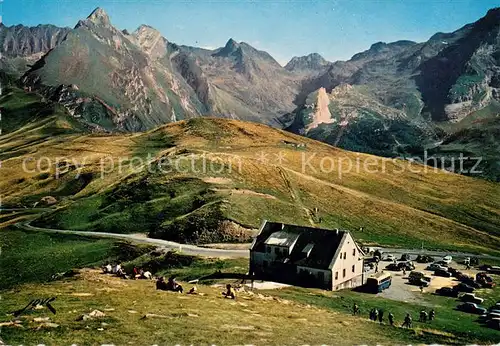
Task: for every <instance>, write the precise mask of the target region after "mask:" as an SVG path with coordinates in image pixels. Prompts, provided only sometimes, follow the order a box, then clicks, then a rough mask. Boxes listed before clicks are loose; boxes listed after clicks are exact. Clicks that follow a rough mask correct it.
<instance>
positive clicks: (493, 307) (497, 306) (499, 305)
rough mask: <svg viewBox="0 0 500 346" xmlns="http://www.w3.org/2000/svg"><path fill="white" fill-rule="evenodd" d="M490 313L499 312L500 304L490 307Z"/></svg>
mask: <svg viewBox="0 0 500 346" xmlns="http://www.w3.org/2000/svg"><path fill="white" fill-rule="evenodd" d="M489 310H490V311H491V310H499V311H500V302H497V303H496V304H495V305H492V306H490V309H489Z"/></svg>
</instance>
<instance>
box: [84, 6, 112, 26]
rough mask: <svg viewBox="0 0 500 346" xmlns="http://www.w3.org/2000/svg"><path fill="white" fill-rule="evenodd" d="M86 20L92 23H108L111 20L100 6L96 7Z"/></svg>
mask: <svg viewBox="0 0 500 346" xmlns="http://www.w3.org/2000/svg"><path fill="white" fill-rule="evenodd" d="M87 19H88V20H90V21H91V22H93V23H94V24H101V25H110V24H111V20H110V19H109V16H108V14H107V13H106V11H104V10H103V9H102V8H101V7H98V8H96V9H95V10H94V11H93V12H92V13H91V14H90V15H89V16H88V17H87Z"/></svg>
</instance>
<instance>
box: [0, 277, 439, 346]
mask: <svg viewBox="0 0 500 346" xmlns="http://www.w3.org/2000/svg"><path fill="white" fill-rule="evenodd" d="M198 289H199V292H200V293H202V294H203V295H195V296H187V295H180V294H178V293H171V292H162V291H156V290H155V288H154V283H153V282H146V281H144V280H137V281H131V280H129V281H124V280H120V279H119V278H112V277H107V276H105V275H102V274H99V273H97V272H95V271H84V272H83V273H82V275H81V276H79V278H78V279H77V280H70V281H68V280H65V281H61V282H55V283H51V284H46V285H25V286H23V287H22V290H21V291H20V292H17V293H15V294H14V293H11V292H6V293H5V294H3V293H2V296H3V297H2V298H3V301H5V304H2V305H1V306H0V314H1V316H2V317H1V318H0V322H4V321H9V320H10V319H9V317H8V316H6V313H8V312H11V311H13V310H16V309H19V308H20V306H24V305H25V304H27V302H29V301H30V299H31V298H32V297H33V296H42V297H51V296H54V295H56V296H57V299H56V300H55V301H54V302H53V304H52V305H53V306H54V307H55V308H56V309H57V314H56V315H53V314H51V313H50V312H48V310H46V309H45V310H39V311H36V312H34V313H27V314H23V315H22V316H21V317H20V318H19V320H21V321H22V322H21V325H22V326H23V328H16V327H12V326H6V327H2V334H1V335H2V338H3V339H4V341H5V342H7V343H9V344H18V343H23V344H34V343H36V344H39V343H44V344H72V343H77V344H85V345H86V344H99V345H100V344H114V345H123V344H127V343H128V342H139V343H141V344H179V343H190V344H208V343H210V344H223V345H225V344H256V345H260V344H262V345H269V344H274V345H275V344H306V343H307V344H327V343H331V342H335V343H337V344H338V343H341V344H361V343H367V344H374V343H384V344H389V343H392V342H394V341H395V340H398V341H401V342H408V341H409V340H411V339H412V338H414V336H413V335H412V334H413V333H412V332H409V331H405V330H399V329H396V328H394V329H392V330H390V329H389V328H387V327H385V328H384V327H381V326H379V325H378V324H375V323H370V322H369V321H368V320H364V319H363V320H360V319H356V318H354V317H352V316H348V315H339V314H337V313H334V312H331V311H327V310H325V309H321V308H316V307H311V306H307V305H305V304H298V303H295V302H293V301H283V300H275V299H273V298H272V297H268V298H269V299H263V298H261V297H263V296H259V295H249V294H243V293H242V294H241V295H239V296H238V299H237V300H236V301H232V300H228V299H224V298H223V297H222V295H221V291H222V288H220V287H219V288H214V287H209V286H203V285H200V286H198ZM55 292H57V293H55ZM93 309H99V310H101V311H103V312H104V313H105V314H106V316H105V317H103V318H99V319H95V320H88V321H75V319H76V318H77V317H78V316H80V315H82V314H84V313H89V312H90V311H92V310H93ZM148 314H149V316H150V317H146V318H143V317H144V316H146V315H148ZM35 317H48V318H50V322H51V323H55V324H56V325H57V327H54V326H52V327H51V326H50V325H48V326H47V323H46V322H45V323H44V322H42V323H40V322H35V321H34V318H35ZM304 328H307V330H308V333H304ZM359 330H363V333H359V332H358V333H356V332H355V331H359ZM382 331H383V332H382ZM438 340H440V339H439V338H438Z"/></svg>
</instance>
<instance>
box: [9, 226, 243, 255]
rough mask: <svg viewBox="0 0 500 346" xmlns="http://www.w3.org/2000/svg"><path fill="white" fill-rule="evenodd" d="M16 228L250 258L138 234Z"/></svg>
mask: <svg viewBox="0 0 500 346" xmlns="http://www.w3.org/2000/svg"><path fill="white" fill-rule="evenodd" d="M16 227H18V228H21V229H25V230H30V231H40V232H50V233H63V234H75V235H82V236H92V237H100V238H114V239H122V240H128V241H132V242H134V243H143V244H150V245H157V246H161V247H163V248H166V249H170V250H177V251H179V252H182V253H183V254H186V255H193V256H204V257H221V258H248V257H249V256H250V253H249V251H248V250H223V249H211V248H204V247H199V246H195V245H187V244H179V243H176V242H173V241H168V240H163V239H154V238H146V237H143V236H140V235H136V234H118V233H106V232H86V231H69V230H62V229H48V228H41V227H35V226H31V225H30V224H29V223H28V222H21V223H18V224H16Z"/></svg>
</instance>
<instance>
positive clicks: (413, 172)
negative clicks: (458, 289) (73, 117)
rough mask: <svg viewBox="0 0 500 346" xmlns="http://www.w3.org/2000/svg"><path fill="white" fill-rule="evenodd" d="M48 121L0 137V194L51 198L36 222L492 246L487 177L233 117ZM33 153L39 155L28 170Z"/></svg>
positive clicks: (172, 235) (496, 205) (498, 241)
mask: <svg viewBox="0 0 500 346" xmlns="http://www.w3.org/2000/svg"><path fill="white" fill-rule="evenodd" d="M51 121H52V122H50V121H49V120H47V122H46V123H44V122H35V123H30V124H28V125H26V126H25V127H23V128H22V129H21V130H19V131H16V132H12V133H10V134H7V135H5V136H2V137H0V150H1V151H2V157H3V159H4V162H3V168H2V170H3V172H4V173H5V175H2V177H1V178H0V189H1V190H2V191H3V194H4V198H3V200H4V204H6V205H11V206H16V205H23V206H31V205H33V204H34V203H36V202H40V201H41V199H42V198H43V197H46V196H52V197H54V198H55V199H56V200H57V202H58V204H57V205H58V209H57V210H56V211H54V212H53V213H50V214H47V215H44V216H43V218H42V219H41V220H40V221H39V222H38V223H39V224H42V225H46V226H47V227H59V228H67V229H84V230H97V231H99V230H101V231H102V230H106V231H114V232H138V233H152V234H153V235H155V236H157V237H163V238H167V239H175V240H181V241H188V242H211V241H225V240H226V241H227V240H229V241H234V240H241V241H246V240H247V239H248V237H249V235H251V234H252V229H255V228H257V227H258V226H259V225H260V223H261V222H262V220H263V219H269V220H274V221H283V222H290V223H295V224H305V225H313V226H317V227H327V228H333V227H342V228H347V229H350V230H352V231H354V233H355V236H356V237H357V238H358V239H360V240H361V241H363V242H366V243H380V244H385V245H398V246H409V247H420V246H421V245H422V242H423V243H424V246H426V247H428V248H447V249H464V250H470V251H477V252H498V248H499V245H500V212H499V210H500V197H499V196H500V194H499V193H498V192H499V187H498V185H497V184H494V183H490V182H487V181H483V180H479V179H473V178H468V177H464V176H459V175H455V174H450V173H447V172H443V171H434V170H433V169H431V168H424V167H423V166H419V165H416V164H411V163H410V162H408V161H402V160H389V159H383V158H379V157H375V156H370V155H365V154H359V153H353V152H348V151H344V150H340V149H337V148H334V147H331V146H328V145H326V144H322V143H319V142H316V141H313V140H310V139H306V138H303V137H300V136H296V135H293V134H290V133H286V132H284V131H279V130H276V129H272V128H270V127H267V126H264V125H259V124H254V123H245V122H240V121H234V120H223V119H211V118H199V119H192V120H189V121H184V122H177V123H174V124H171V125H167V126H164V127H161V128H159V129H157V130H153V131H150V132H146V133H139V134H128V135H84V136H82V135H76V134H62V135H59V136H48V135H46V133H47V128H48V127H49V128H50V127H51V126H53V120H51ZM296 144H303V145H305V147H303V146H299V147H297V145H296ZM30 157H33V160H31V161H28V158H30ZM42 157H46V158H49V159H50V160H51V164H50V165H48V164H47V162H45V161H42V165H41V168H46V169H42V170H40V169H37V162H38V160H39V159H40V158H42ZM56 158H59V159H58V161H56ZM280 158H281V159H280ZM141 160H142V162H141ZM111 162H114V166H113V167H112V164H111ZM120 162H121V164H120ZM23 163H24V165H25V166H26V168H27V170H26V171H24V170H23V169H22V167H23ZM159 163H162V165H161V167H162V169H159V168H158V167H159V166H158V164H159ZM332 164H333V169H332ZM349 165H352V168H351V169H350V170H348V168H349ZM321 167H323V168H324V169H323V170H322V169H321ZM417 170H419V171H420V172H418V173H417ZM58 171H59V172H58ZM207 216H208V218H207ZM361 227H363V231H362V232H361V231H358V230H359V229H360V228H361ZM178 229H183V232H182V234H179V232H177V233H176V232H175V230H178ZM185 234H188V235H189V236H187V237H184V236H183V235H185Z"/></svg>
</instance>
